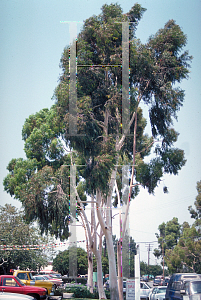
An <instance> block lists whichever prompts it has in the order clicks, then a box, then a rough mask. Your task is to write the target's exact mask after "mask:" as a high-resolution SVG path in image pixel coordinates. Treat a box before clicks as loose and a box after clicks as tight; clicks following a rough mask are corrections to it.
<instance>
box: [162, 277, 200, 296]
mask: <svg viewBox="0 0 201 300" xmlns="http://www.w3.org/2000/svg"><path fill="white" fill-rule="evenodd" d="M195 295H196V296H195ZM200 297H201V274H196V273H175V274H173V275H172V276H171V277H170V281H169V283H168V286H167V290H166V295H165V299H166V300H175V299H177V300H183V299H184V298H185V300H190V299H191V300H192V298H194V299H195V298H196V299H198V298H199V299H200Z"/></svg>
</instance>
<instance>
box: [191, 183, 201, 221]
mask: <svg viewBox="0 0 201 300" xmlns="http://www.w3.org/2000/svg"><path fill="white" fill-rule="evenodd" d="M197 192H198V195H197V196H196V201H195V202H194V205H195V208H193V207H192V206H189V207H188V210H189V212H190V214H191V218H193V219H195V220H196V221H195V225H197V226H198V225H199V224H200V220H201V180H200V181H198V182H197Z"/></svg>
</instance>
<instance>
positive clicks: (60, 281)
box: [33, 275, 63, 289]
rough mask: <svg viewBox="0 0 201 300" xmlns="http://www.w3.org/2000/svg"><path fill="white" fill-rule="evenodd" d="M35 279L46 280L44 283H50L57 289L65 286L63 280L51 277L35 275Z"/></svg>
mask: <svg viewBox="0 0 201 300" xmlns="http://www.w3.org/2000/svg"><path fill="white" fill-rule="evenodd" d="M33 278H34V279H35V280H44V281H50V282H52V283H53V284H54V286H55V289H56V288H57V287H58V286H60V285H61V284H63V280H62V279H59V278H54V277H50V276H49V275H34V276H33Z"/></svg>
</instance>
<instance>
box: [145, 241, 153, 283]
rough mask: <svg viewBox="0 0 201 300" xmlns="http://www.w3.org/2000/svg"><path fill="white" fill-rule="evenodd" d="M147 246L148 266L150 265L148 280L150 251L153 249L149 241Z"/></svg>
mask: <svg viewBox="0 0 201 300" xmlns="http://www.w3.org/2000/svg"><path fill="white" fill-rule="evenodd" d="M146 246H147V251H148V264H147V266H148V280H149V261H150V251H151V249H152V248H151V247H152V246H151V244H150V243H149V244H146Z"/></svg>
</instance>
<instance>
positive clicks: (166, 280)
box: [162, 277, 170, 286]
mask: <svg viewBox="0 0 201 300" xmlns="http://www.w3.org/2000/svg"><path fill="white" fill-rule="evenodd" d="M169 281H170V278H169V277H165V279H164V280H163V281H162V285H164V286H167V285H168V282H169Z"/></svg>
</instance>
